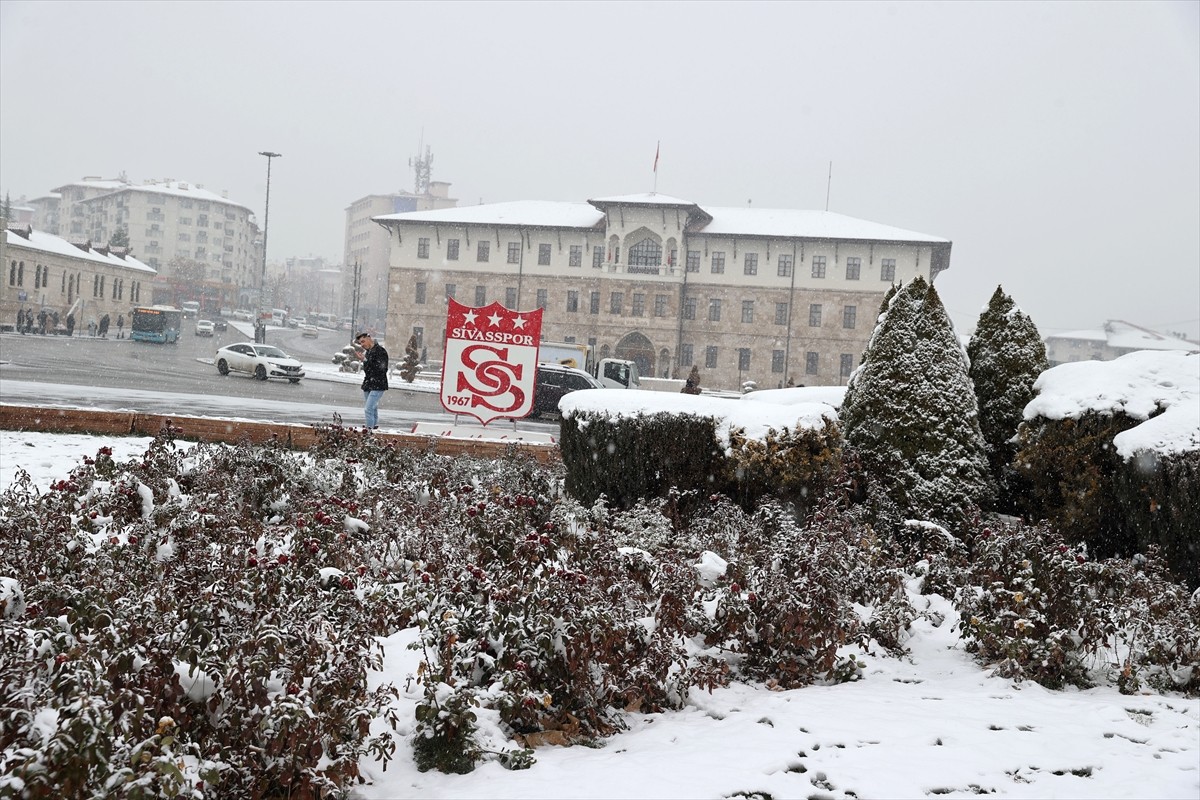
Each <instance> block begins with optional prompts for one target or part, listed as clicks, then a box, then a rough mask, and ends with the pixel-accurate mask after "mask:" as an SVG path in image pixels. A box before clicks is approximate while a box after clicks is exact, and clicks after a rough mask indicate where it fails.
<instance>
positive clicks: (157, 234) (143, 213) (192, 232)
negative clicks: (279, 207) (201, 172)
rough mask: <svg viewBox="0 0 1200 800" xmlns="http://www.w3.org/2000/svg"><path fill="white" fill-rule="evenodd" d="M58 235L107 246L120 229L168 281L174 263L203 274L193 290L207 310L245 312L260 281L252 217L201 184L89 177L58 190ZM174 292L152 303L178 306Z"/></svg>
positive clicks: (258, 244) (259, 244)
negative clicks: (236, 308)
mask: <svg viewBox="0 0 1200 800" xmlns="http://www.w3.org/2000/svg"><path fill="white" fill-rule="evenodd" d="M53 191H54V193H55V194H57V195H58V196H59V198H60V200H59V208H58V215H59V231H60V232H61V235H62V236H63V238H66V239H68V240H69V241H72V242H84V241H89V242H92V243H95V244H104V243H107V242H108V241H109V240H110V239H111V238H112V236H113V234H114V233H116V231H117V229H118V228H122V227H123V228H125V230H126V231H127V232H128V234H129V248H130V250H131V251H132V252H133V253H136V254H137V255H138V256H139V257H140V258H141V259H143V260H144V261H145V262H146V263H147V264H148V265H150V266H151V267H152V268H154V269H155V270H157V271H158V272H159V275H160V278H161V279H170V278H172V277H173V276H172V273H171V263H172V261H173V260H174V259H176V258H180V259H187V260H192V261H195V262H197V263H199V264H201V265H203V267H204V278H203V281H201V282H200V283H201V285H200V286H196V287H194V291H195V293H196V294H198V295H199V296H201V297H202V298H204V299H203V302H204V304H205V305H206V306H208V305H215V306H243V307H249V306H250V305H251V304H252V303H253V301H254V300H255V299H256V298H257V294H258V284H259V281H260V278H261V263H262V255H261V254H262V241H261V237H260V232H259V228H258V225H257V223H256V220H255V217H254V212H253V211H252V210H251V209H250V208H249V207H247V206H244V205H242V204H240V203H235V202H233V201H232V200H229V199H228V198H226V197H224V196H223V195H219V194H216V193H214V192H211V191H208V190H206V189H205V188H204V187H203V186H202V185H200V184H190V183H186V182H184V181H176V180H171V179H164V180H160V181H148V182H145V183H141V184H134V183H130V182H129V181H127V180H125V179H123V178H117V179H111V180H101V179H99V178H94V177H86V178H83V179H82V180H79V181H75V182H73V183H68V184H64V185H63V186H59V187H57V188H55V189H54V190H53ZM175 293H177V292H176V290H175V289H166V288H162V287H160V292H159V295H160V296H158V297H156V301H158V302H175V301H176V299H177V298H175V297H173V294H175Z"/></svg>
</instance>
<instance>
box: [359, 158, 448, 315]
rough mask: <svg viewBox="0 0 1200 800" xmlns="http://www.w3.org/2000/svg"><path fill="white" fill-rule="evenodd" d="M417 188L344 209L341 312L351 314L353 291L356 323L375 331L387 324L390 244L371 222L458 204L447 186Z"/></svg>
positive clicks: (433, 183)
mask: <svg viewBox="0 0 1200 800" xmlns="http://www.w3.org/2000/svg"><path fill="white" fill-rule="evenodd" d="M417 188H418V192H393V193H392V194H369V195H367V196H366V197H360V198H359V199H358V200H355V201H354V202H353V203H351V204H350V205H349V206H347V207H346V242H345V244H346V246H345V251H344V257H345V261H344V262H343V263H344V264H345V269H344V270H343V273H342V279H343V282H344V285H343V287H342V292H341V295H342V297H343V298H346V305H344V306H343V308H342V311H343V313H344V314H346V315H350V314H351V313H352V306H353V298H354V293H355V289H356V288H357V290H358V318H359V321H360V324H363V325H368V326H370V327H374V328H376V329H385V328H386V325H387V307H388V269H389V268H390V265H391V243H390V241H389V237H388V233H387V231H386V230H384V229H383V228H381V227H379V226H378V225H376V224H375V223H374V221H373V220H374V219H375V218H376V217H378V216H380V215H385V214H397V213H403V212H408V211H428V210H432V209H440V208H453V207H454V206H456V205H458V201H457V200H455V199H454V198H452V197H450V184H448V183H443V182H441V181H429V182H428V183H426V184H424V185H422V184H421V183H420V181H419V180H418V185H417ZM356 269H357V274H356ZM356 279H357V286H356V285H355V281H356Z"/></svg>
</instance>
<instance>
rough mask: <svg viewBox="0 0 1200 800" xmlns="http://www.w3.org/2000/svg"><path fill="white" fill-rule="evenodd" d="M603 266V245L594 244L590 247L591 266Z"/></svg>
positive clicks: (596, 267)
mask: <svg viewBox="0 0 1200 800" xmlns="http://www.w3.org/2000/svg"><path fill="white" fill-rule="evenodd" d="M603 266H604V245H600V244H598V245H596V246H595V247H593V248H592V267H594V268H595V269H600V268H601V267H603Z"/></svg>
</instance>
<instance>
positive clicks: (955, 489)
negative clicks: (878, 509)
mask: <svg viewBox="0 0 1200 800" xmlns="http://www.w3.org/2000/svg"><path fill="white" fill-rule="evenodd" d="M839 416H840V419H841V423H842V429H843V433H844V436H845V439H846V444H847V445H849V446H850V447H851V448H853V450H854V451H855V452H857V454H858V455H859V457H860V458H861V460H862V463H863V466H864V468H865V470H866V472H867V474H868V476H869V479H870V480H871V481H873V482H875V483H876V484H877V485H878V486H879V487H880V488H881V489H882V490H883V492H884V494H886V495H887V496H888V497H889V498H890V499H891V500H892V501H893V502H894V503H896V504H897V505H898V506H899V507H900V508H901V509H902V510H903V513H905V514H906V515H909V516H912V517H919V518H923V519H929V520H933V521H937V522H942V523H945V524H947V525H950V526H955V525H956V524H958V523H960V522H963V521H965V520H966V519H968V518H969V516H970V515H971V513H972V512H973V510H974V509H975V507H977V506H980V505H987V504H990V503H991V500H992V495H993V492H994V486H993V483H992V480H991V475H990V473H989V472H988V463H987V455H986V449H985V445H984V440H983V435H982V433H981V432H980V429H979V413H978V405H977V402H976V399H975V391H974V388H973V387H972V385H971V379H970V377H969V376H968V374H967V359H966V354H965V353H964V352H963V348H962V345H961V344H960V343H959V341H958V338H957V336H956V334H955V333H954V326H953V325H952V324H951V322H950V318H949V316H948V315H947V314H946V309H945V308H944V307H943V306H942V301H941V298H940V297H939V296H938V294H937V291H936V290H935V289H934V288H933V287H932V286H931V285H929V284H928V283H927V282H926V281H925V280H924V279H922V278H917V279H915V280H914V281H913V282H912V283H910V284H908V285H907V286H905V287H903V288H901V289H899V290H898V291H896V292H895V294H894V295H893V296H892V298H891V301H890V302H889V303H888V306H887V309H886V310H885V311H884V312H883V313H882V314H881V315H880V319H879V323H878V324H877V325H876V327H875V331H874V332H873V333H872V334H871V339H870V341H869V342H868V343H867V348H866V350H865V351H864V353H863V359H862V364H861V365H860V366H859V368H858V369H857V370H855V372H854V374H853V375H852V376H851V377H850V383H849V386H848V387H847V390H846V397H845V400H844V401H843V403H842V408H841V412H840V414H839Z"/></svg>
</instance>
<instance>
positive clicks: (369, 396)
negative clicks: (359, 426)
mask: <svg viewBox="0 0 1200 800" xmlns="http://www.w3.org/2000/svg"><path fill="white" fill-rule="evenodd" d="M383 391H384V390H383V389H372V390H370V391H363V401H364V402H363V412H364V415H365V416H366V421H367V428H368V429H370V428H378V427H379V401H380V399H381V398H382V397H383Z"/></svg>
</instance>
